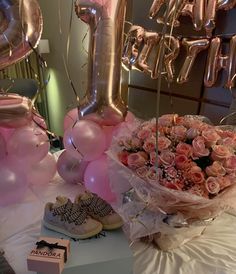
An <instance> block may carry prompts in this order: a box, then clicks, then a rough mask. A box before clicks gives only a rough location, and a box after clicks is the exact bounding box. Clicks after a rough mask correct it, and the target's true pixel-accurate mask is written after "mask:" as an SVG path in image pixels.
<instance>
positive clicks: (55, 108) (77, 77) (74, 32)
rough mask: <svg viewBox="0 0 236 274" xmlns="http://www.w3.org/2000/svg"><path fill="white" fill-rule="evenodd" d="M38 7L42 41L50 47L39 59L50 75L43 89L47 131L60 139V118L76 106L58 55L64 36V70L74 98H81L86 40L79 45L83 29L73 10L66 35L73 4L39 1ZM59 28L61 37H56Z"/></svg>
mask: <svg viewBox="0 0 236 274" xmlns="http://www.w3.org/2000/svg"><path fill="white" fill-rule="evenodd" d="M59 3H60V5H61V7H60V9H59ZM39 4H40V7H41V9H42V13H43V18H44V30H43V35H42V39H48V40H49V44H50V53H49V54H45V55H43V57H44V59H45V60H46V61H47V64H48V73H49V74H50V81H49V83H48V85H47V101H48V109H49V120H50V121H49V122H50V129H51V130H52V131H53V132H55V133H56V134H58V135H62V134H63V118H64V115H65V114H66V112H67V111H68V109H71V108H72V106H75V104H76V96H75V95H74V92H73V89H72V87H71V84H70V82H69V80H68V77H67V76H66V71H65V68H64V64H63V58H62V55H63V54H64V55H66V46H67V41H68V35H70V50H69V59H68V60H69V65H68V68H69V72H70V75H71V79H72V82H73V84H74V86H75V89H76V91H77V93H78V96H79V97H80V98H81V97H83V95H84V94H85V90H86V80H87V79H86V78H87V71H86V65H85V64H86V62H87V54H86V52H85V50H83V47H85V48H86V47H87V42H88V41H87V39H85V41H84V45H82V39H83V37H84V35H85V34H86V32H87V26H86V25H85V24H84V23H82V22H81V21H80V20H79V19H78V18H77V17H76V14H75V12H74V8H73V17H72V20H73V21H72V27H71V30H70V32H69V29H70V14H71V7H74V1H56V0H51V1H48V0H39ZM71 5H72V6H71ZM59 10H60V11H61V20H59ZM60 25H61V29H62V35H61V34H60ZM83 65H85V66H84V68H82V66H83Z"/></svg>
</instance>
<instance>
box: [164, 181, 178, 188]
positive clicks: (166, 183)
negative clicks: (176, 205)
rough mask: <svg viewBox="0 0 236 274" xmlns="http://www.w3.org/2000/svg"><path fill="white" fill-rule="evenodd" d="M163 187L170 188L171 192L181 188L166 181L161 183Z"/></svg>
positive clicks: (174, 183)
mask: <svg viewBox="0 0 236 274" xmlns="http://www.w3.org/2000/svg"><path fill="white" fill-rule="evenodd" d="M163 185H164V186H165V187H166V188H170V189H173V190H181V186H180V184H178V183H176V182H174V181H173V182H170V181H167V180H165V181H164V182H163Z"/></svg>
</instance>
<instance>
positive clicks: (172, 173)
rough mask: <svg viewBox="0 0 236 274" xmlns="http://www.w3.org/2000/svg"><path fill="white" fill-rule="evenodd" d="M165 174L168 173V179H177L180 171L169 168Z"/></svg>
mask: <svg viewBox="0 0 236 274" xmlns="http://www.w3.org/2000/svg"><path fill="white" fill-rule="evenodd" d="M165 173H166V178H167V179H168V178H169V179H172V180H173V179H175V178H176V177H177V175H178V171H177V170H176V169H175V168H174V167H173V166H171V167H168V168H166V169H165Z"/></svg>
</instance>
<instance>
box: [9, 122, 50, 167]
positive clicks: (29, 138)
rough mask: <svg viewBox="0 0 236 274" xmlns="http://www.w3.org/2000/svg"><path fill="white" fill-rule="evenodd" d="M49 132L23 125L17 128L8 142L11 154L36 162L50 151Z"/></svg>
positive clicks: (32, 162)
mask: <svg viewBox="0 0 236 274" xmlns="http://www.w3.org/2000/svg"><path fill="white" fill-rule="evenodd" d="M49 147H50V145H49V142H48V137H47V134H46V133H45V132H44V131H43V130H41V129H40V128H34V129H33V128H30V127H23V128H19V129H17V130H16V131H15V132H14V133H13V135H12V136H11V138H10V139H9V141H8V143H7V150H8V153H9V155H10V156H12V157H15V158H18V159H21V160H22V161H26V162H30V163H31V164H35V163H37V162H39V161H41V160H42V159H43V158H44V157H45V156H46V155H47V154H48V151H49Z"/></svg>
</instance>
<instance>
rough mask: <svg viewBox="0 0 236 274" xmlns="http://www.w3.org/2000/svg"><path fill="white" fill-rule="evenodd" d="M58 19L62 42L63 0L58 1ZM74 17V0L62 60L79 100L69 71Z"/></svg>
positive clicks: (77, 97) (77, 98)
mask: <svg viewBox="0 0 236 274" xmlns="http://www.w3.org/2000/svg"><path fill="white" fill-rule="evenodd" d="M58 6H59V7H58V19H59V31H60V36H61V42H62V22H61V0H59V2H58ZM72 19H73V0H72V3H71V12H70V21H69V30H68V35H67V43H66V57H65V55H64V53H62V60H63V65H64V69H65V72H66V76H67V79H68V81H69V83H70V85H71V87H72V90H73V93H74V95H75V97H76V101H77V102H79V96H78V93H77V91H76V89H75V85H74V83H73V81H72V79H71V76H70V71H69V67H68V64H69V52H70V41H71V28H72Z"/></svg>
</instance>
